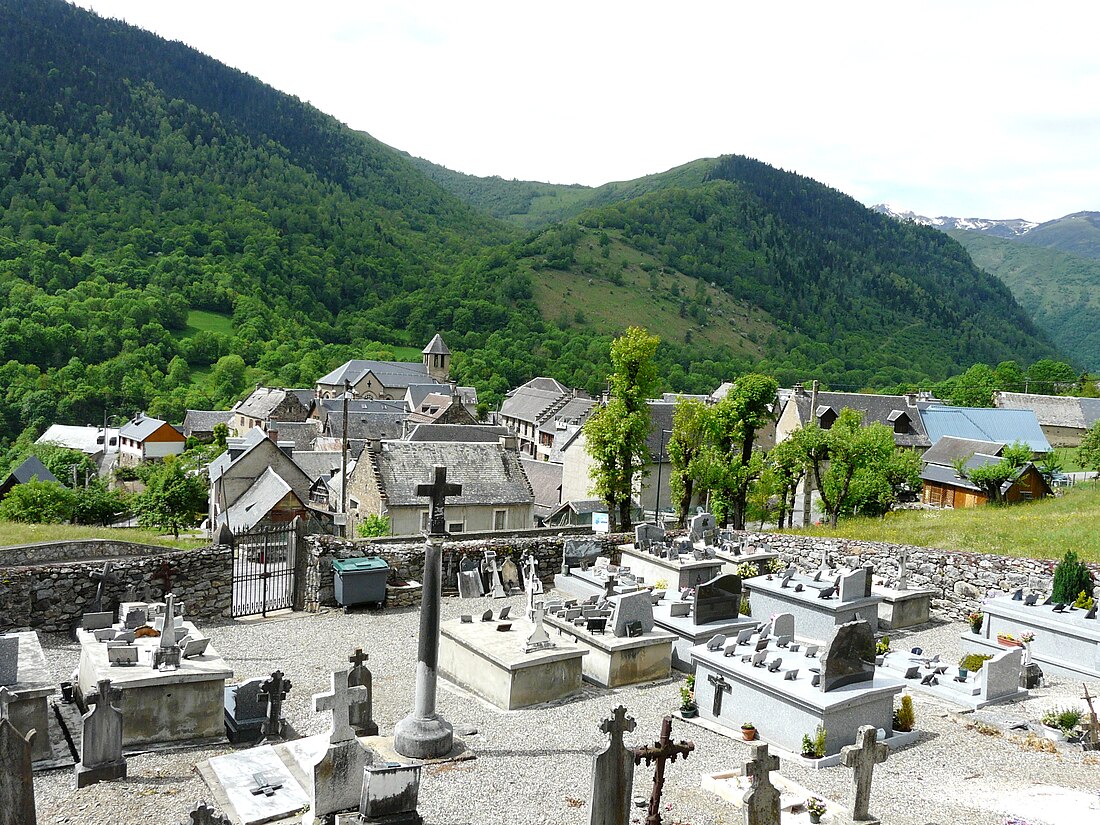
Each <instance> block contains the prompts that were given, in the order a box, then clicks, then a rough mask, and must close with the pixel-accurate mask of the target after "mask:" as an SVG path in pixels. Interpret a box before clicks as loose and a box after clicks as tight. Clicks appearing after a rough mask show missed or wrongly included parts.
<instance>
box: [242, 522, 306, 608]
mask: <svg viewBox="0 0 1100 825" xmlns="http://www.w3.org/2000/svg"><path fill="white" fill-rule="evenodd" d="M299 555H300V554H299V548H298V533H297V530H296V529H295V528H294V526H293V525H292V524H279V525H274V526H270V527H262V528H258V529H255V530H252V531H250V532H248V533H242V534H241V535H239V536H237V538H236V544H235V548H234V552H233V618H235V619H236V618H240V617H242V616H255V615H263V616H266V615H267V613H268V611H269V610H285V609H290V608H295V607H296V604H295V602H296V601H297V599H296V594H297V591H298V586H297V585H298V578H299V577H298V566H299V565H298V562H299Z"/></svg>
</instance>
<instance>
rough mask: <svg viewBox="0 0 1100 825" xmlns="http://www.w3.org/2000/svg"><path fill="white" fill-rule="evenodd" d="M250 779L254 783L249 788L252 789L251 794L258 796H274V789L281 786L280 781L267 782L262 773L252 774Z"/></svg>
mask: <svg viewBox="0 0 1100 825" xmlns="http://www.w3.org/2000/svg"><path fill="white" fill-rule="evenodd" d="M252 781H253V782H255V783H256V787H255V788H250V789H249V790H251V791H252V795H253V796H259V795H260V794H263V795H264V796H275V791H277V790H279V788H281V787H283V783H282V782H268V781H267V777H266V776H264V775H263V774H262V773H254V774H252Z"/></svg>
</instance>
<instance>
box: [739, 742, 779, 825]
mask: <svg viewBox="0 0 1100 825" xmlns="http://www.w3.org/2000/svg"><path fill="white" fill-rule="evenodd" d="M750 748H751V754H752V758H751V759H750V760H749V761H748V762H746V763H745V766H744V768H742V769H741V772H742V775H743V776H746V777H748V778H749V780H750V781H751V785H750V786H749V789H748V790H747V791H745V795H744V797H742V799H743V801H744V809H745V822H746V823H747V825H779V821H780V820H779V811H780V809H779V801H780V794H779V789H778V788H776V787H775V785H773V784H772V779H771V772H772V771H777V770H779V757H778V756H770V755H769V754H768V746H767V744H766V743H763V742H754V743H752V745H750Z"/></svg>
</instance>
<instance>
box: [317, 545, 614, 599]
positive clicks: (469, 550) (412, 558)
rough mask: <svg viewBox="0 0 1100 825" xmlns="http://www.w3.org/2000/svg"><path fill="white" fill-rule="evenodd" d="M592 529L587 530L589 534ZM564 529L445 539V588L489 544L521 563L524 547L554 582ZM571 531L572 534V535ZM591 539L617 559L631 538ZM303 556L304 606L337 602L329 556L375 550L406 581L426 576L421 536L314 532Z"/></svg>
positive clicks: (453, 589) (451, 588) (454, 588)
mask: <svg viewBox="0 0 1100 825" xmlns="http://www.w3.org/2000/svg"><path fill="white" fill-rule="evenodd" d="M590 535H591V534H590ZM569 537H570V536H567V535H559V534H553V535H547V534H542V535H528V536H507V537H502V536H499V534H498V535H497V537H494V538H474V539H462V540H455V539H448V540H447V541H446V542H445V543H444V545H443V592H444V593H448V594H454V593H457V592H458V562H459V560H460V559H461V558H462V554H463V553H465V554H466V555H468V556H469V557H470V558H472V559H476V560H478V561H480V560H481V559H482V558H483V557H484V555H485V551H486V550H492V551H493V552H495V553H496V554H497V557H498V559H499V560H500V561H503V559H504V558H507V557H511V559H512V560H513V561H514V562H515V563H516V565H520V562H521V561H522V559H523V557H524V556H525V555H526V554H527V553H533V554H534V556H535V558H536V559H537V560H538V570H539V578H540V579H542V582H543V584H544V585H546V586H548V587H550V586H553V583H554V574H555V573H559V572H561V559H562V550H563V546H564V543H565V540H566V538H569ZM572 537H574V538H575V537H576V536H575V535H574V536H572ZM591 538H592V540H593V541H595V542H598V543H600V544H601V545H603V547H604V554H605V555H608V556H610V557H611V558H612V561H617V560H618V559H617V556H618V550H617V546H618V545H620V544H625V543H628V542H630V541H633V536H630V535H626V534H615V535H606V534H601V535H591ZM305 547H306V553H307V554H308V558H307V560H306V582H305V592H306V606H307V609H310V610H316V609H318V608H319V607H321V606H326V607H331V606H334V605H335V604H336V598H335V594H334V591H333V573H332V562H333V560H334V559H350V558H361V557H364V556H378V557H381V558H383V559H385V560H386V562H387V563H388V564H389V566H390V571H391V572H390V575H391V577H396V578H398V579H402V580H405V581H408V580H410V579H411V580H413V581H417V582H422V581H424V539H423V538H420V539H415V540H414V539H409V540H408V541H406V542H404V543H395V542H394V541H393V539H387V540H383V541H376V540H374V539H354V540H353V539H343V538H338V537H335V536H321V535H312V536H306V537H305Z"/></svg>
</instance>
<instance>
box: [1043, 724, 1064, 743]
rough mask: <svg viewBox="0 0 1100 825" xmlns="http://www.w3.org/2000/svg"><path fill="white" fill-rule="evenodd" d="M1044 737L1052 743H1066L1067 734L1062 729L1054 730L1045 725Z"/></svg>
mask: <svg viewBox="0 0 1100 825" xmlns="http://www.w3.org/2000/svg"><path fill="white" fill-rule="evenodd" d="M1043 736H1045V737H1046V738H1047V739H1049V740H1050V741H1051V742H1065V741H1066V734H1065V732H1064V731H1063V730H1062V729H1061V728H1052V727H1050V726H1049V725H1043Z"/></svg>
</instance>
